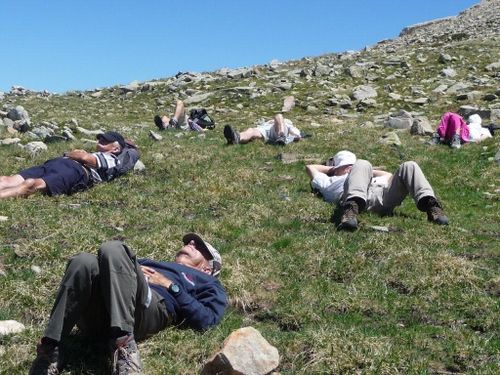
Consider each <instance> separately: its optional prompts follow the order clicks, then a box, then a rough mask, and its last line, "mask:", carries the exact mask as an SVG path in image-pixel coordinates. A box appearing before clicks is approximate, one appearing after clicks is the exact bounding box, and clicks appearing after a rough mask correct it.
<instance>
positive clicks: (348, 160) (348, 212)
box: [306, 151, 448, 230]
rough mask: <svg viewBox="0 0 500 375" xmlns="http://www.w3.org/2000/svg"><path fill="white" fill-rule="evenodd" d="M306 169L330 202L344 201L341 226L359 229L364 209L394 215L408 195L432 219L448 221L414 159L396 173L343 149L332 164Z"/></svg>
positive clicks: (348, 228)
mask: <svg viewBox="0 0 500 375" xmlns="http://www.w3.org/2000/svg"><path fill="white" fill-rule="evenodd" d="M306 171H307V174H308V175H309V178H310V179H311V186H312V188H313V189H315V190H317V191H318V192H319V193H320V194H321V195H322V196H323V198H324V199H325V200H326V201H328V202H333V203H340V205H341V208H342V217H341V219H340V225H339V229H346V230H356V229H357V228H358V219H357V215H358V214H359V212H361V211H363V210H369V211H373V212H376V213H378V214H380V215H391V214H392V212H393V210H394V208H396V207H397V206H399V205H400V204H401V203H402V202H403V200H404V199H405V198H406V196H407V195H410V196H411V197H412V198H413V200H414V201H415V203H416V205H417V208H418V209H419V210H420V211H423V212H426V213H427V219H428V220H429V221H431V222H433V223H435V224H438V225H447V224H448V218H447V217H446V216H445V215H444V212H443V209H442V207H441V205H440V203H439V202H438V200H437V199H436V196H435V195H434V191H433V190H432V187H431V185H430V184H429V182H428V181H427V179H426V178H425V175H424V173H423V172H422V170H421V169H420V167H419V166H418V164H417V163H415V162H414V161H407V162H404V163H403V164H401V165H400V166H399V167H398V169H397V170H396V172H394V175H393V174H391V173H389V172H385V171H382V170H375V169H373V168H372V165H371V164H370V163H369V162H368V161H366V160H356V155H354V154H353V153H352V152H349V151H340V152H338V153H337V154H335V156H334V157H333V158H332V166H327V165H316V164H311V165H307V166H306Z"/></svg>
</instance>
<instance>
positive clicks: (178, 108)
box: [154, 100, 215, 132]
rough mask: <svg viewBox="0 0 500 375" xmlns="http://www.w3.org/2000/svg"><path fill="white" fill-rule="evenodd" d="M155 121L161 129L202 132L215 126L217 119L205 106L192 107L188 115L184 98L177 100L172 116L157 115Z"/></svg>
mask: <svg viewBox="0 0 500 375" xmlns="http://www.w3.org/2000/svg"><path fill="white" fill-rule="evenodd" d="M154 123H155V125H156V127H157V128H158V129H159V130H166V129H179V130H192V131H198V132H201V131H205V130H207V129H213V128H214V127H215V121H214V120H213V119H212V118H211V117H210V116H209V115H208V113H207V111H206V110H205V109H204V108H200V109H192V110H191V111H189V115H188V113H187V111H186V107H185V106H184V102H183V101H182V100H177V103H176V104H175V111H174V114H173V115H172V116H171V117H168V116H166V115H163V116H158V115H156V116H155V117H154Z"/></svg>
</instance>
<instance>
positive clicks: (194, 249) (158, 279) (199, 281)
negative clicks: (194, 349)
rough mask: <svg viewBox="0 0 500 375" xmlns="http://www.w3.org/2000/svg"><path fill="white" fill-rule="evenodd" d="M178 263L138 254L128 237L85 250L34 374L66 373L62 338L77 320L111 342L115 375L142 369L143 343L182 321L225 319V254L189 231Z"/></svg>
mask: <svg viewBox="0 0 500 375" xmlns="http://www.w3.org/2000/svg"><path fill="white" fill-rule="evenodd" d="M183 244H184V245H183V246H182V248H181V249H180V250H179V251H178V252H177V253H176V255H175V261H174V262H158V261H154V260H151V259H137V257H136V255H135V254H134V252H133V251H132V250H131V249H130V248H129V247H128V246H127V245H126V244H124V243H122V242H120V241H108V242H105V243H104V244H102V245H101V246H100V248H99V251H98V253H97V256H95V255H92V254H89V253H80V254H78V255H76V256H74V257H73V258H71V259H70V260H69V262H68V265H67V268H66V271H65V273H64V276H63V279H62V281H61V284H60V286H59V291H58V293H57V296H56V300H55V303H54V306H53V308H52V312H51V315H50V318H49V322H48V324H47V326H46V328H45V331H44V335H43V337H42V339H41V340H40V343H39V344H38V346H37V357H36V359H35V361H34V362H33V364H32V367H31V369H30V372H29V374H30V375H35V374H36V375H38V374H59V372H60V371H61V370H62V368H63V366H64V363H62V360H61V356H60V344H61V340H63V339H64V338H65V337H67V336H68V335H69V333H70V332H71V330H72V328H73V327H74V326H75V325H76V326H78V327H79V329H80V330H81V332H82V333H84V334H86V335H88V336H90V337H94V338H100V339H107V340H109V345H110V349H111V353H112V359H113V364H112V366H113V367H112V373H113V374H120V375H121V374H137V373H140V372H141V371H142V362H141V359H140V355H139V351H138V347H137V343H136V340H142V339H145V338H148V337H150V336H152V335H153V334H155V333H157V332H159V331H160V330H162V329H164V328H166V327H168V326H172V325H178V326H183V327H188V328H192V329H195V330H205V329H207V328H209V327H211V326H214V325H216V324H218V323H219V322H220V320H221V319H222V316H223V314H224V311H225V309H226V306H227V297H226V292H225V290H224V288H223V287H222V285H221V283H220V282H219V280H218V278H217V277H218V276H219V273H220V271H221V268H222V258H221V256H220V253H219V252H218V251H217V249H215V248H214V247H213V246H212V245H211V244H210V243H208V242H206V241H205V240H204V239H202V238H201V237H200V236H199V235H197V234H194V233H188V234H186V235H185V236H184V237H183Z"/></svg>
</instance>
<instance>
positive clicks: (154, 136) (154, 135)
mask: <svg viewBox="0 0 500 375" xmlns="http://www.w3.org/2000/svg"><path fill="white" fill-rule="evenodd" d="M149 136H150V137H151V138H152V139H154V140H155V141H161V140H162V139H163V137H162V136H161V135H160V134H158V133H156V132H154V131H152V130H150V131H149Z"/></svg>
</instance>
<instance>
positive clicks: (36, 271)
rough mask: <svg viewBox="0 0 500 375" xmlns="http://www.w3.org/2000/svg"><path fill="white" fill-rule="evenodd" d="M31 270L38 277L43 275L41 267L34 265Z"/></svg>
mask: <svg viewBox="0 0 500 375" xmlns="http://www.w3.org/2000/svg"><path fill="white" fill-rule="evenodd" d="M30 269H31V270H32V271H33V272H34V273H36V274H37V275H39V274H41V273H42V268H41V267H39V266H35V265H33V266H31V267H30Z"/></svg>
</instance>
